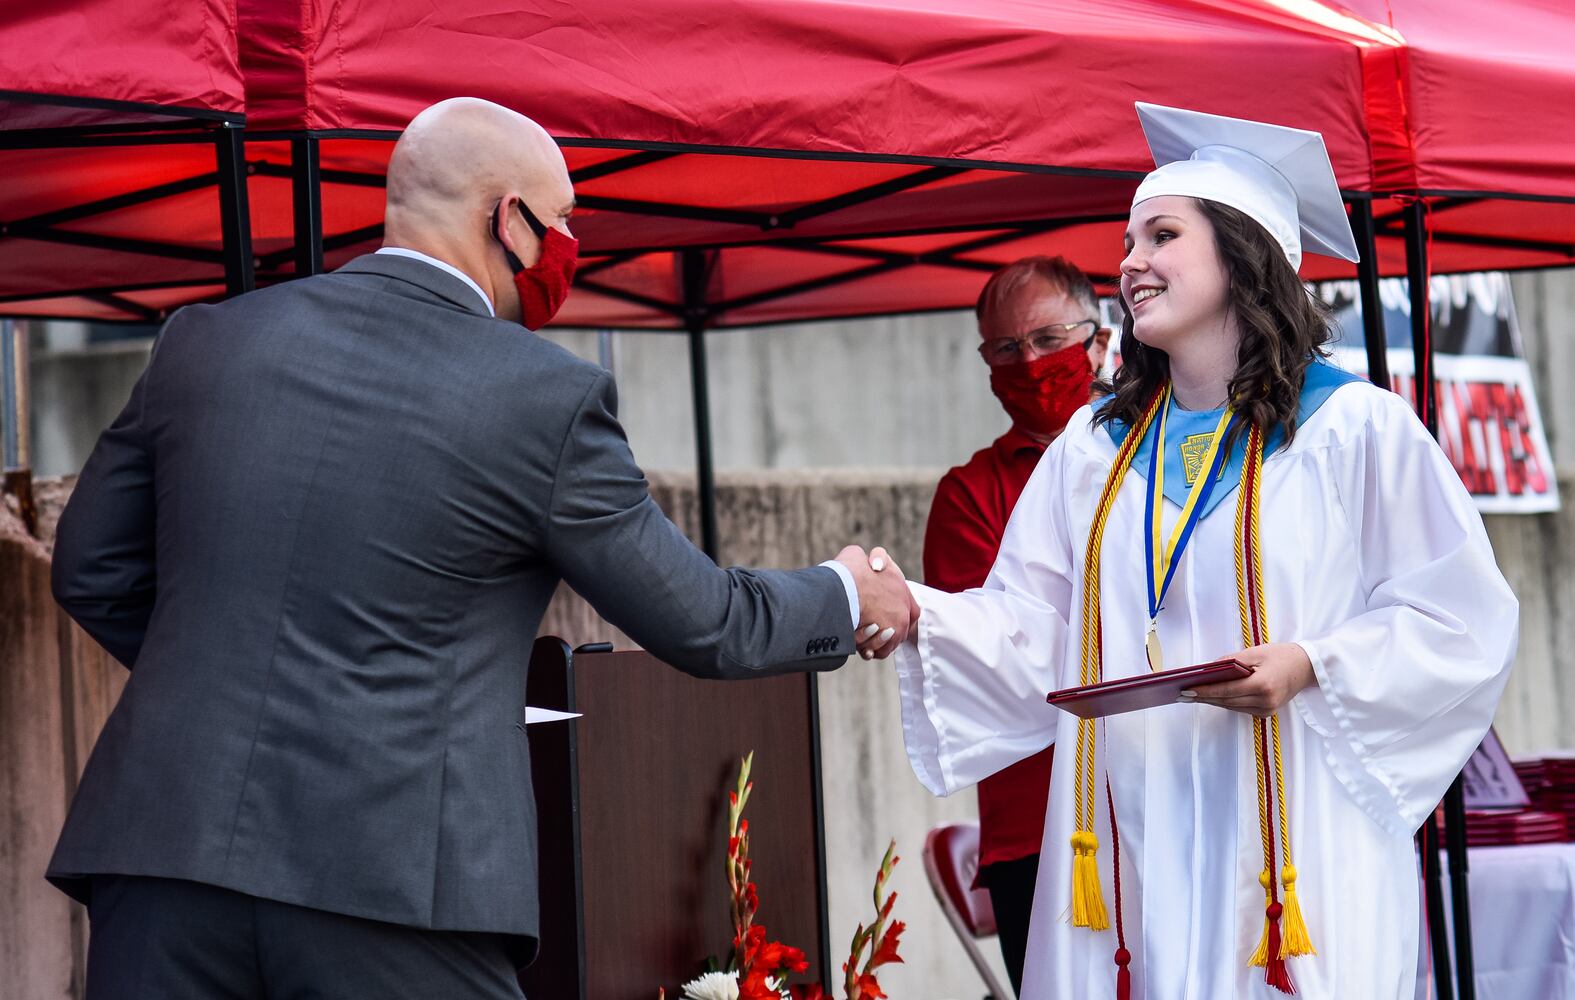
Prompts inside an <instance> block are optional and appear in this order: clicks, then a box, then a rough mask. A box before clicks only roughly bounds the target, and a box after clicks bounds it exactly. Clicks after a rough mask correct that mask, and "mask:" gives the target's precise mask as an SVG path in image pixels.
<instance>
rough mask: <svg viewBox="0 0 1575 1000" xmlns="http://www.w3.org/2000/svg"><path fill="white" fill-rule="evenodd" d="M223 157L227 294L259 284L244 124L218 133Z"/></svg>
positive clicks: (228, 125) (221, 204)
mask: <svg viewBox="0 0 1575 1000" xmlns="http://www.w3.org/2000/svg"><path fill="white" fill-rule="evenodd" d="M214 143H215V146H216V147H217V152H218V159H219V225H220V229H221V230H222V232H223V234H224V285H225V294H227V295H240V294H241V293H242V292H249V291H251V290H252V289H253V288H254V287H256V275H255V272H254V261H253V260H252V224H251V209H250V206H249V204H248V201H247V191H246V141H245V137H244V135H243V133H242V130H241V126H239V125H237V124H235V123H233V122H226V123H224V125H223V126H221V127H220V128H219V129H218V130H217V131H216V133H215V136H214Z"/></svg>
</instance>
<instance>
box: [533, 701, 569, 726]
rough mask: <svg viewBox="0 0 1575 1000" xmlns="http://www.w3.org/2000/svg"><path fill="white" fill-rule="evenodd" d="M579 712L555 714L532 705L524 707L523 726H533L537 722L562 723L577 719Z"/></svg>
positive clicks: (550, 710)
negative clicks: (566, 720)
mask: <svg viewBox="0 0 1575 1000" xmlns="http://www.w3.org/2000/svg"><path fill="white" fill-rule="evenodd" d="M580 715H581V713H579V712H555V711H553V710H552V709H550V708H537V707H535V706H534V705H526V706H525V724H526V725H527V726H534V725H535V724H536V723H538V722H562V721H564V720H565V719H578V718H579V717H580Z"/></svg>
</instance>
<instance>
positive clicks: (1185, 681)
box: [1045, 660, 1252, 719]
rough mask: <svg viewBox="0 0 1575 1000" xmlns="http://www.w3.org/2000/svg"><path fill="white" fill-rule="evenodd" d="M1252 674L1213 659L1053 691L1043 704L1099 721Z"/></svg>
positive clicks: (1169, 702)
mask: <svg viewBox="0 0 1575 1000" xmlns="http://www.w3.org/2000/svg"><path fill="white" fill-rule="evenodd" d="M1251 673H1252V668H1251V667H1249V666H1247V665H1246V664H1245V663H1242V662H1240V661H1239V660H1216V661H1214V662H1213V663H1200V664H1198V665H1197V666H1195V667H1180V668H1178V669H1175V670H1157V671H1150V672H1146V673H1142V674H1138V675H1137V676H1135V677H1122V678H1118V679H1117V680H1113V681H1100V682H1099V683H1098V684H1086V685H1084V686H1082V687H1074V688H1065V689H1063V690H1060V691H1052V692H1050V694H1049V696H1048V697H1046V698H1045V701H1048V702H1049V703H1050V704H1052V705H1054V706H1055V707H1056V708H1059V709H1064V710H1065V711H1068V712H1071V713H1072V714H1073V715H1077V716H1081V717H1082V718H1085V719H1098V718H1103V717H1104V716H1107V715H1121V714H1123V713H1125V712H1139V711H1142V710H1143V709H1145V708H1158V707H1159V706H1160V705H1173V704H1175V703H1176V702H1178V701H1180V699H1181V692H1183V691H1189V690H1191V689H1192V688H1195V687H1200V686H1202V685H1204V684H1219V683H1222V682H1224V681H1235V680H1240V679H1241V678H1243V677H1246V676H1248V675H1250V674H1251Z"/></svg>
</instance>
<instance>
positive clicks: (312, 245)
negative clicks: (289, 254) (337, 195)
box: [290, 135, 323, 278]
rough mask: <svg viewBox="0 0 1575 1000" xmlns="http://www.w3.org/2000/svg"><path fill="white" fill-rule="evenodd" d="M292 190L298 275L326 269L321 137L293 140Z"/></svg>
mask: <svg viewBox="0 0 1575 1000" xmlns="http://www.w3.org/2000/svg"><path fill="white" fill-rule="evenodd" d="M290 190H291V193H292V195H293V199H292V200H293V202H294V205H295V276H296V277H298V278H304V277H306V276H307V275H309V274H322V273H323V160H322V150H321V148H320V147H319V144H318V140H316V139H314V138H312V137H311V136H308V135H303V136H299V137H297V138H294V139H291V140H290Z"/></svg>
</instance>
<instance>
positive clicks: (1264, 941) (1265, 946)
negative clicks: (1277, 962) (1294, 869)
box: [1247, 868, 1274, 969]
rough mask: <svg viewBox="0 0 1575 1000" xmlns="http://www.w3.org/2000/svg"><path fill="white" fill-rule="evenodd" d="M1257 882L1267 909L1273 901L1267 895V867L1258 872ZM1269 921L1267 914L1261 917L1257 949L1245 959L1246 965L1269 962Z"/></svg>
mask: <svg viewBox="0 0 1575 1000" xmlns="http://www.w3.org/2000/svg"><path fill="white" fill-rule="evenodd" d="M1258 884H1259V885H1261V886H1263V906H1264V909H1265V910H1267V909H1268V907H1269V904H1270V903H1272V902H1273V901H1274V900H1273V898H1272V897H1271V896H1270V895H1269V870H1268V869H1267V868H1265V869H1264V870H1263V871H1262V872H1259V873H1258ZM1270 922H1271V921H1270V920H1269V918H1268V917H1267V916H1265V917H1264V918H1263V934H1262V935H1260V936H1259V937H1258V949H1257V950H1256V951H1254V952H1253V953H1252V957H1251V958H1249V959H1247V964H1248V965H1255V966H1257V967H1258V968H1260V969H1261V968H1263V967H1264V966H1266V965H1268V964H1269V924H1270Z"/></svg>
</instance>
